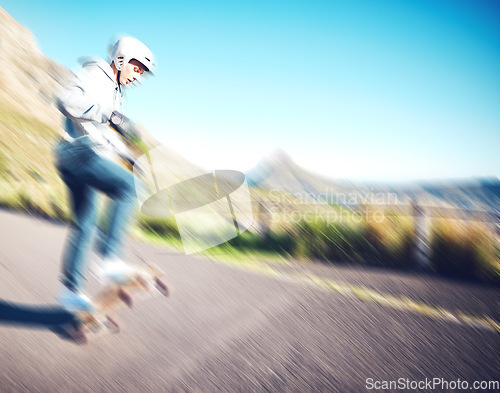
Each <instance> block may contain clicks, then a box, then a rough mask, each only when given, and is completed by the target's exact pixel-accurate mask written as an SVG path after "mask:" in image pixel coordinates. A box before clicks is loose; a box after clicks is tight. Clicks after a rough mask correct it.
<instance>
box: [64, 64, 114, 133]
mask: <svg viewBox="0 0 500 393" xmlns="http://www.w3.org/2000/svg"><path fill="white" fill-rule="evenodd" d="M94 85H95V83H93V81H92V79H91V78H90V76H89V75H86V74H82V75H80V76H76V75H75V77H74V78H73V79H72V80H71V81H70V82H69V83H68V85H67V86H66V87H65V88H64V89H63V90H62V91H61V93H60V94H59V95H57V96H56V102H57V107H58V109H59V110H60V111H61V113H62V114H63V115H64V116H66V117H68V118H70V119H71V120H73V121H95V122H98V123H106V122H107V121H108V120H109V116H110V115H111V113H107V112H108V110H107V108H102V106H101V105H100V103H99V99H98V97H97V94H96V93H97V92H96V88H95V86H94Z"/></svg>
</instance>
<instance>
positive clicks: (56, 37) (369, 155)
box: [0, 0, 500, 283]
mask: <svg viewBox="0 0 500 393" xmlns="http://www.w3.org/2000/svg"><path fill="white" fill-rule="evenodd" d="M3 7H4V8H3V9H1V8H0V33H1V34H0V37H1V41H0V64H1V65H2V67H1V69H2V77H1V78H0V136H1V138H0V203H1V204H2V206H4V207H6V208H9V209H17V210H21V211H25V212H28V213H30V214H37V215H43V216H45V217H50V218H53V219H56V220H62V221H66V222H69V221H70V220H71V217H70V212H69V209H68V204H67V199H66V194H65V192H66V191H65V189H64V185H63V183H62V182H61V180H60V178H59V176H58V173H57V170H56V169H55V167H54V164H53V147H54V145H55V144H56V143H57V140H58V138H59V137H60V135H62V133H63V129H62V127H61V124H62V120H61V115H60V114H59V113H58V111H57V109H56V108H55V106H54V101H53V96H54V94H55V93H56V92H57V90H58V89H59V87H60V86H61V84H63V83H64V80H65V79H66V78H68V77H69V76H70V75H71V72H72V71H77V70H78V68H79V67H80V65H79V59H81V58H82V57H85V56H94V55H95V56H99V57H103V58H105V59H108V60H109V57H108V56H109V55H108V48H109V46H110V45H111V44H112V43H113V42H114V40H115V38H116V37H118V36H119V35H120V34H130V35H133V36H135V37H137V38H139V39H141V40H143V41H144V42H145V43H147V44H148V45H149V46H150V47H151V48H152V50H153V51H154V53H155V54H156V55H157V59H158V72H157V75H156V76H155V77H152V78H149V77H148V78H146V79H145V80H144V83H143V86H141V87H140V88H136V87H134V88H132V89H131V90H127V91H126V96H127V97H126V98H127V102H128V105H127V107H126V108H127V114H129V115H130V116H131V117H132V118H133V119H134V120H136V121H138V122H139V123H141V124H142V126H143V128H144V129H145V130H148V134H147V136H146V140H147V141H148V143H149V145H150V146H151V147H152V146H158V145H160V144H161V145H163V146H165V147H166V148H167V149H171V151H172V152H173V153H175V157H179V162H180V160H182V164H181V165H180V164H179V165H180V166H182V167H183V170H187V171H190V170H192V171H193V172H197V171H198V168H205V169H208V170H211V169H236V170H240V171H242V172H244V173H245V174H246V178H247V182H248V185H249V187H250V193H251V197H252V204H253V213H254V225H253V226H252V228H250V229H249V230H248V231H245V232H243V233H242V234H241V235H240V236H238V237H236V238H234V239H233V240H231V241H229V242H227V243H224V244H221V245H220V246H218V247H215V248H212V249H210V250H207V252H208V253H211V254H212V255H220V256H224V257H227V256H230V257H233V258H235V259H240V258H243V257H244V256H245V255H258V256H262V257H266V258H272V257H274V256H277V255H278V256H280V257H284V258H288V259H293V260H304V261H305V260H313V261H324V262H327V263H343V264H353V265H363V266H382V267H387V268H391V269H405V270H413V271H414V270H418V271H431V272H436V273H439V274H445V275H451V276H456V277H466V278H473V279H475V280H480V281H483V282H494V283H498V282H499V272H500V267H499V266H500V265H499V239H500V237H499V219H498V216H499V206H500V203H499V201H500V200H499V198H500V180H499V175H500V173H499V172H498V171H499V168H500V158H499V155H498V154H497V146H498V145H499V142H500V112H499V111H498V107H499V105H500V74H499V73H498V69H499V66H500V53H499V51H498V47H499V45H500V28H499V27H498V23H496V20H495V15H497V14H498V3H497V2H495V1H476V2H467V1H419V2H411V1H410V2H400V1H382V2H376V3H375V2H371V1H355V2H336V1H326V2H323V1H313V2H307V3H304V2H298V1H297V2H281V1H276V2H252V3H248V4H245V3H242V4H237V5H236V4H234V2H225V1H220V2H216V3H213V2H210V3H204V2H196V1H188V2H182V3H179V4H175V5H174V4H171V3H165V2H162V3H160V2H154V1H153V2H148V3H147V6H144V5H141V6H140V7H139V6H137V5H136V4H135V3H129V2H120V3H115V2H107V3H106V4H101V3H99V4H98V3H97V2H95V4H92V2H90V3H89V2H86V3H85V5H80V4H78V3H71V4H68V5H67V6H65V7H61V6H60V4H59V3H58V2H53V1H47V2H43V3H40V2H35V1H15V2H14V1H10V0H8V1H5V2H3ZM172 157H173V155H172ZM102 225H105V223H104V222H103V223H102ZM133 234H134V235H135V236H136V237H138V238H141V239H143V240H148V241H149V240H151V241H153V240H154V241H161V242H163V243H164V244H166V245H168V246H170V247H178V248H180V249H182V242H181V239H180V237H179V231H178V228H177V225H176V222H175V219H174V218H170V219H162V218H151V217H147V216H144V215H141V216H140V217H139V220H138V221H137V224H136V226H135V228H134V229H133Z"/></svg>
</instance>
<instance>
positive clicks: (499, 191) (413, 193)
mask: <svg viewBox="0 0 500 393" xmlns="http://www.w3.org/2000/svg"><path fill="white" fill-rule="evenodd" d="M246 175H247V181H248V184H249V186H250V187H251V188H253V189H254V190H256V189H263V190H267V192H268V193H272V194H274V195H275V196H276V195H278V194H281V195H283V194H285V195H286V194H288V195H291V196H293V197H295V198H296V199H299V200H308V201H324V202H328V203H331V204H340V205H358V204H363V203H367V204H373V205H384V206H387V207H389V206H391V205H405V206H408V205H410V203H412V202H413V201H415V202H417V203H419V204H422V205H426V206H433V207H441V208H457V209H468V210H486V211H497V210H498V209H499V207H500V179H498V178H476V179H464V180H461V181H459V180H455V181H434V182H425V183H422V182H413V183H411V182H410V183H407V184H390V183H376V182H374V183H364V182H348V181H339V180H332V179H327V178H325V177H323V176H320V175H317V174H314V173H312V172H309V171H307V170H305V169H303V168H301V167H300V166H298V165H297V164H296V163H295V162H294V161H293V159H292V158H291V157H290V156H289V155H288V154H286V153H285V152H284V151H282V150H276V151H275V152H273V153H272V154H270V155H269V156H267V157H265V158H263V159H262V160H261V161H260V162H259V163H258V164H257V166H256V167H255V168H253V169H252V170H250V171H248V172H247V174H246Z"/></svg>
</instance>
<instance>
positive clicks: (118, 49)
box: [111, 37, 154, 71]
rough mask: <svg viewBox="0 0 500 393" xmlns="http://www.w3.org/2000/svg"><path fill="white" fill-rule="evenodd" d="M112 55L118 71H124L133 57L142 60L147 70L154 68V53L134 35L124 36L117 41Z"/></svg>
mask: <svg viewBox="0 0 500 393" xmlns="http://www.w3.org/2000/svg"><path fill="white" fill-rule="evenodd" d="M111 57H112V58H113V62H114V63H115V67H116V69H117V70H118V71H122V70H123V69H124V68H125V65H127V64H128V63H129V61H130V60H132V59H136V60H137V61H138V62H140V63H141V64H142V65H143V66H144V67H146V70H147V71H152V69H153V68H154V63H153V53H152V52H151V51H150V50H149V48H148V47H147V46H146V45H144V44H143V43H142V42H141V41H139V40H136V39H135V38H132V37H123V38H120V39H119V40H118V41H116V44H115V45H114V46H113V51H112V52H111Z"/></svg>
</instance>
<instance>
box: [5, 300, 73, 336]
mask: <svg viewBox="0 0 500 393" xmlns="http://www.w3.org/2000/svg"><path fill="white" fill-rule="evenodd" d="M72 321H74V316H73V314H71V313H69V312H68V311H65V310H64V309H62V308H61V307H57V306H47V307H45V306H31V305H25V304H15V303H9V302H6V301H4V300H0V325H11V326H22V327H27V328H32V329H48V330H50V331H52V332H53V333H55V334H57V335H58V336H59V337H60V338H63V339H70V337H69V335H68V334H67V333H65V329H64V328H63V327H64V325H67V324H69V323H71V322H72Z"/></svg>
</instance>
